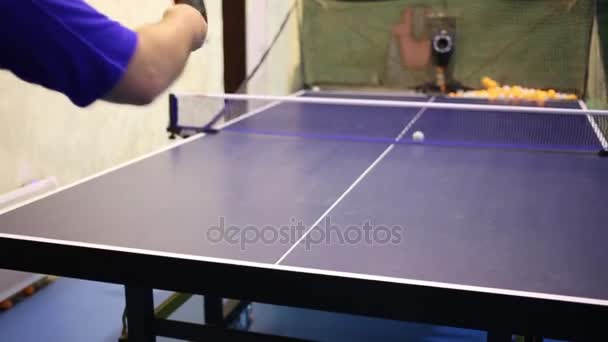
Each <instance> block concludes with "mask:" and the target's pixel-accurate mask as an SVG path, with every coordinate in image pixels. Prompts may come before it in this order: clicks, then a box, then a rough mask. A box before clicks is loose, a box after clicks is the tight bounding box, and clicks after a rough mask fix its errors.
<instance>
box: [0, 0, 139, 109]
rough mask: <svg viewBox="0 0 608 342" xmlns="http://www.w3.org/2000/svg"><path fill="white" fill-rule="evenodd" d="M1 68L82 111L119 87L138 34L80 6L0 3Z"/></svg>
mask: <svg viewBox="0 0 608 342" xmlns="http://www.w3.org/2000/svg"><path fill="white" fill-rule="evenodd" d="M0 13H1V14H0V16H1V19H0V46H2V50H1V51H0V68H2V69H8V70H10V71H11V72H12V73H13V74H15V75H16V76H17V77H19V78H21V79H22V80H24V81H27V82H30V83H34V84H38V85H40V86H43V87H45V88H47V89H51V90H54V91H58V92H60V93H63V94H65V95H66V96H67V97H68V98H69V99H70V100H71V101H72V102H73V103H74V104H75V105H77V106H80V107H86V106H88V105H90V104H92V103H93V102H95V101H96V100H98V99H100V98H102V97H103V96H105V95H106V94H107V93H108V92H109V91H110V90H111V89H112V88H114V86H115V85H116V84H117V83H118V82H119V81H120V79H121V78H122V76H123V75H124V73H125V71H126V69H127V67H128V65H129V62H130V60H131V58H132V56H133V54H134V53H135V50H136V48H137V33H136V32H134V31H132V30H130V29H128V28H126V27H124V26H122V25H121V24H119V23H118V22H116V21H113V20H110V19H109V18H107V17H106V16H104V15H102V14H101V13H99V12H98V11H97V10H95V9H94V8H92V7H91V6H90V5H88V4H87V3H86V2H84V1H83V0H0Z"/></svg>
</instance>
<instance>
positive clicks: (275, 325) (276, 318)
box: [0, 279, 485, 342]
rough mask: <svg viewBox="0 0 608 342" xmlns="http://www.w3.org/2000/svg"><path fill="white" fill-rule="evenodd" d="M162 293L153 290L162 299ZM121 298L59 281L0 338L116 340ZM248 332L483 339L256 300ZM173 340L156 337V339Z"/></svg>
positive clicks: (1, 329)
mask: <svg viewBox="0 0 608 342" xmlns="http://www.w3.org/2000/svg"><path fill="white" fill-rule="evenodd" d="M167 295H168V294H167V293H165V292H162V291H158V292H157V293H156V300H158V301H162V300H163V299H164V298H166V296H167ZM202 301H203V299H202V298H201V297H194V298H193V299H191V300H190V301H189V302H188V303H187V304H186V305H185V306H183V307H182V308H181V309H180V310H179V311H178V312H176V313H175V315H174V316H173V317H172V318H173V319H177V320H182V321H187V322H201V321H202V319H203V316H202V307H203V302H202ZM123 303H124V297H123V290H122V288H121V287H120V286H115V285H110V284H103V283H95V282H86V281H80V280H73V279H59V280H57V281H56V282H54V283H52V284H51V285H49V286H48V287H46V288H44V289H43V290H41V291H40V292H38V293H37V294H36V295H35V296H33V297H31V298H29V299H27V300H25V301H23V302H21V303H19V304H18V305H17V306H16V307H15V308H13V309H12V310H10V311H7V312H4V313H0V341H3V342H13V341H14V342H17V341H18V342H29V341H61V342H72V341H74V342H76V341H78V342H81V341H97V342H116V341H117V340H118V336H119V335H120V324H121V320H120V318H121V313H122V309H123ZM253 310H254V311H253V314H254V322H253V325H252V330H254V331H258V332H265V333H274V334H280V335H284V336H292V337H299V338H305V339H314V340H318V341H335V340H341V341H343V340H347V341H386V342H390V341H425V342H439V341H449V342H460V341H463V342H464V341H484V340H485V333H483V332H479V331H470V330H462V329H453V328H444V327H435V326H429V325H420V324H410V323H400V322H391V321H382V320H376V319H370V318H362V317H352V316H348V315H338V314H328V313H321V312H316V311H311V310H301V309H292V308H283V307H275V306H270V305H261V304H256V305H255V306H254V309H253ZM169 341H173V340H169V339H159V342H169Z"/></svg>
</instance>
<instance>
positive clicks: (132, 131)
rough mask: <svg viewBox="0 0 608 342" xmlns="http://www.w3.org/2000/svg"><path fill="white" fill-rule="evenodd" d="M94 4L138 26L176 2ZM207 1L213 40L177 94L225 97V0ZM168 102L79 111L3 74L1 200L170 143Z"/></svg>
mask: <svg viewBox="0 0 608 342" xmlns="http://www.w3.org/2000/svg"><path fill="white" fill-rule="evenodd" d="M89 2H90V3H91V4H92V5H93V6H95V7H96V8H98V9H99V10H100V11H101V12H103V13H105V14H107V15H108V16H109V17H112V18H114V19H116V20H118V21H120V22H122V23H123V24H125V25H126V26H129V27H132V28H135V27H137V26H139V25H141V24H144V23H148V22H154V21H157V20H158V19H159V18H160V17H161V16H162V13H163V11H164V9H165V8H166V7H167V5H168V4H169V3H170V2H169V1H168V0H163V1H159V0H145V1H130V0H113V1H103V0H91V1H89ZM206 3H207V6H208V11H209V16H210V18H212V20H210V21H211V26H210V32H209V42H208V44H207V45H206V46H205V47H204V48H203V49H202V50H200V51H198V52H196V53H195V54H193V55H192V57H191V59H190V61H189V64H188V66H187V68H186V70H185V72H184V74H183V75H182V77H181V78H180V79H179V80H178V81H177V82H176V83H175V84H174V86H173V87H172V88H171V89H170V91H185V92H204V91H209V92H222V91H223V54H222V22H221V18H222V15H221V0H207V2H206ZM166 98H167V97H166V96H161V97H160V98H159V100H158V101H156V102H155V103H154V104H152V105H150V106H146V107H133V106H117V105H112V104H107V103H97V104H95V105H93V106H92V107H90V108H87V109H80V108H76V107H74V106H73V105H72V104H71V103H70V102H69V101H67V100H66V99H65V97H64V96H62V95H59V94H56V93H52V92H49V91H47V90H45V89H42V88H40V87H37V86H33V85H30V84H26V83H24V82H22V81H20V80H18V79H16V78H15V77H14V76H13V75H11V74H9V73H8V72H4V71H2V72H0V194H1V193H4V192H8V191H11V190H13V189H15V188H17V187H19V186H21V185H22V184H24V183H26V182H29V181H31V180H33V179H40V178H46V177H51V176H55V177H57V179H58V181H59V183H60V184H61V185H65V184H69V183H72V182H75V181H77V180H79V179H81V178H83V177H86V176H89V175H91V174H94V173H97V172H99V171H102V170H104V169H107V168H110V167H112V166H115V165H116V164H119V163H122V162H125V161H127V160H129V159H131V158H134V157H137V156H139V155H142V154H145V153H149V152H151V151H153V150H155V149H158V148H161V147H162V146H164V145H166V144H168V143H169V140H168V139H167V135H166V133H165V127H166V123H167V100H166Z"/></svg>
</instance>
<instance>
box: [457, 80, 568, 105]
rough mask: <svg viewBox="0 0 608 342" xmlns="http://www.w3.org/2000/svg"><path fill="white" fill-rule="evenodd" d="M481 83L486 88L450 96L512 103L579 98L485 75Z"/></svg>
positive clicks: (539, 102) (542, 102)
mask: <svg viewBox="0 0 608 342" xmlns="http://www.w3.org/2000/svg"><path fill="white" fill-rule="evenodd" d="M481 84H482V86H483V88H484V89H481V90H473V91H459V92H455V93H450V94H449V97H461V98H478V99H487V100H490V101H501V102H502V101H505V102H512V103H518V102H536V103H537V104H538V105H544V104H545V103H546V102H547V101H556V100H566V101H575V100H578V97H577V96H576V95H574V94H564V93H559V92H557V91H555V90H553V89H549V90H541V89H532V88H524V87H521V86H517V85H516V86H508V85H500V84H499V83H498V82H496V81H495V80H493V79H491V78H489V77H484V78H483V79H482V80H481Z"/></svg>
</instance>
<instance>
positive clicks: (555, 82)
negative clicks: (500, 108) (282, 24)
mask: <svg viewBox="0 0 608 342" xmlns="http://www.w3.org/2000/svg"><path fill="white" fill-rule="evenodd" d="M300 6H301V7H302V10H301V11H302V16H301V23H300V26H301V29H300V31H301V34H300V41H301V42H300V43H301V46H302V47H301V51H302V57H301V58H302V71H303V83H304V84H307V85H318V86H322V87H324V88H325V89H343V88H347V89H384V90H401V91H403V90H411V91H417V92H420V91H425V92H428V91H429V90H436V89H433V88H429V87H428V85H429V84H434V83H437V81H438V79H437V65H436V64H437V63H436V62H437V60H434V56H433V55H432V54H431V52H430V51H431V50H432V49H431V47H432V44H433V42H432V39H433V38H434V37H436V36H437V34H438V32H440V31H441V30H446V31H447V32H448V33H449V34H450V36H451V37H453V38H454V45H455V47H454V50H453V55H451V56H450V62H449V65H448V66H447V67H446V70H445V74H446V75H445V78H447V79H448V82H450V81H451V82H452V85H453V88H456V89H461V90H471V89H480V88H483V84H481V82H480V81H481V80H482V79H483V78H484V77H490V78H492V79H494V80H496V81H497V82H499V83H500V84H505V85H510V86H516V85H519V86H521V87H526V88H535V89H543V90H554V91H557V92H563V93H568V94H574V95H576V96H577V98H583V99H586V100H589V102H590V106H592V107H594V108H602V106H606V105H607V104H608V103H607V102H608V101H607V100H606V97H607V96H606V95H607V90H606V87H605V80H606V68H605V63H606V61H607V57H606V56H605V54H604V52H603V51H604V47H605V46H606V38H605V37H606V34H608V33H607V32H606V27H608V26H606V25H603V26H602V23H605V22H606V9H605V8H604V7H606V6H605V5H599V4H598V2H597V1H594V0H536V1H515V0H490V1H488V0H441V1H440V0H430V1H425V2H424V3H423V4H421V2H420V1H414V0H386V1H346V0H342V1H339V0H315V1H300ZM594 41H595V43H594Z"/></svg>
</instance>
